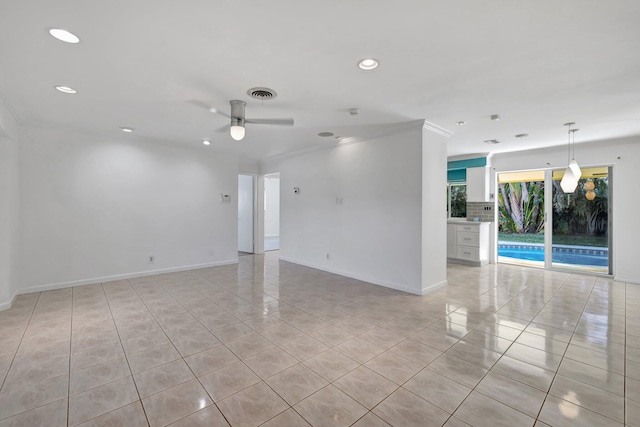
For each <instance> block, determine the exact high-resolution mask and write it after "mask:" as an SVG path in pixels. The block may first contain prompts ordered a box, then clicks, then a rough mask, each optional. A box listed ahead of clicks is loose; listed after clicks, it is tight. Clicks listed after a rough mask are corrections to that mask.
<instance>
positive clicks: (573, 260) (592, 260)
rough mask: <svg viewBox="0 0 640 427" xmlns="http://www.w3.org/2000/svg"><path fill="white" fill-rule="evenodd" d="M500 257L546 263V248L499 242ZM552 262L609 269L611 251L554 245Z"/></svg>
mask: <svg viewBox="0 0 640 427" xmlns="http://www.w3.org/2000/svg"><path fill="white" fill-rule="evenodd" d="M498 256H501V257H507V258H515V259H521V260H526V261H544V246H543V245H539V244H518V243H512V242H498ZM551 261H552V262H554V263H559V264H571V265H589V266H594V267H607V266H608V265H609V251H608V249H607V248H597V247H589V246H570V245H553V247H552V249H551Z"/></svg>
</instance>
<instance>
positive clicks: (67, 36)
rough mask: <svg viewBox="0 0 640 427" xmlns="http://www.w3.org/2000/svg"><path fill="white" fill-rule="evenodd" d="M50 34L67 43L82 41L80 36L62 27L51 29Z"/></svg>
mask: <svg viewBox="0 0 640 427" xmlns="http://www.w3.org/2000/svg"><path fill="white" fill-rule="evenodd" d="M49 34H51V35H52V36H53V37H55V38H57V39H58V40H60V41H63V42H65V43H79V42H80V38H79V37H78V36H76V35H75V34H73V33H71V32H69V31H67V30H63V29H61V28H52V29H50V30H49Z"/></svg>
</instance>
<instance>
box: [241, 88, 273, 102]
mask: <svg viewBox="0 0 640 427" xmlns="http://www.w3.org/2000/svg"><path fill="white" fill-rule="evenodd" d="M247 95H249V96H250V97H252V98H254V99H259V100H261V101H268V100H269V99H273V98H275V97H276V96H278V94H277V93H276V91H275V90H273V89H269V88H267V87H254V88H251V89H249V90H248V91H247Z"/></svg>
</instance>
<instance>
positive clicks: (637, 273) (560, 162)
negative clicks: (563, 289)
mask: <svg viewBox="0 0 640 427" xmlns="http://www.w3.org/2000/svg"><path fill="white" fill-rule="evenodd" d="M575 158H576V160H577V161H578V163H579V165H580V166H582V167H585V166H613V173H612V185H611V191H610V197H611V201H612V214H613V216H612V218H611V221H610V227H611V230H612V236H613V239H612V240H613V246H612V248H611V250H612V253H613V274H614V277H615V279H616V280H620V281H625V282H631V283H640V264H639V263H638V256H637V253H638V242H639V241H640V228H638V224H637V223H638V212H640V198H638V197H637V194H638V190H637V188H636V187H637V184H636V183H637V181H638V159H640V139H639V138H637V137H635V138H626V139H619V140H605V141H597V142H593V143H584V144H578V145H576V148H575ZM492 166H493V167H492V172H493V174H492V179H495V174H496V173H498V172H506V171H518V170H531V169H549V168H554V169H564V168H566V167H567V150H566V147H562V146H561V147H551V148H546V149H539V150H529V151H519V152H513V153H502V154H495V155H494V156H493V157H492ZM494 238H495V236H494ZM496 246H497V245H496Z"/></svg>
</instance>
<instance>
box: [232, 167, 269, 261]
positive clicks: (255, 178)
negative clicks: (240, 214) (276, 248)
mask: <svg viewBox="0 0 640 427" xmlns="http://www.w3.org/2000/svg"><path fill="white" fill-rule="evenodd" d="M241 175H242V176H250V177H251V178H252V184H253V185H252V189H253V194H252V199H253V218H252V222H253V227H252V229H253V239H252V240H253V242H252V244H251V249H252V252H251V253H253V254H258V253H259V252H258V245H257V243H258V242H257V236H258V234H257V232H258V230H257V229H258V218H257V216H258V215H257V213H258V212H259V211H258V195H257V193H258V191H257V190H258V181H259V179H258V175H257V174H255V173H241V172H238V177H240V176H241ZM239 194H240V190H239V189H238V197H239ZM236 240H237V239H236ZM237 243H238V242H236V245H237ZM263 244H264V243H263ZM239 250H240V249H239V248H238V251H239Z"/></svg>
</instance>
